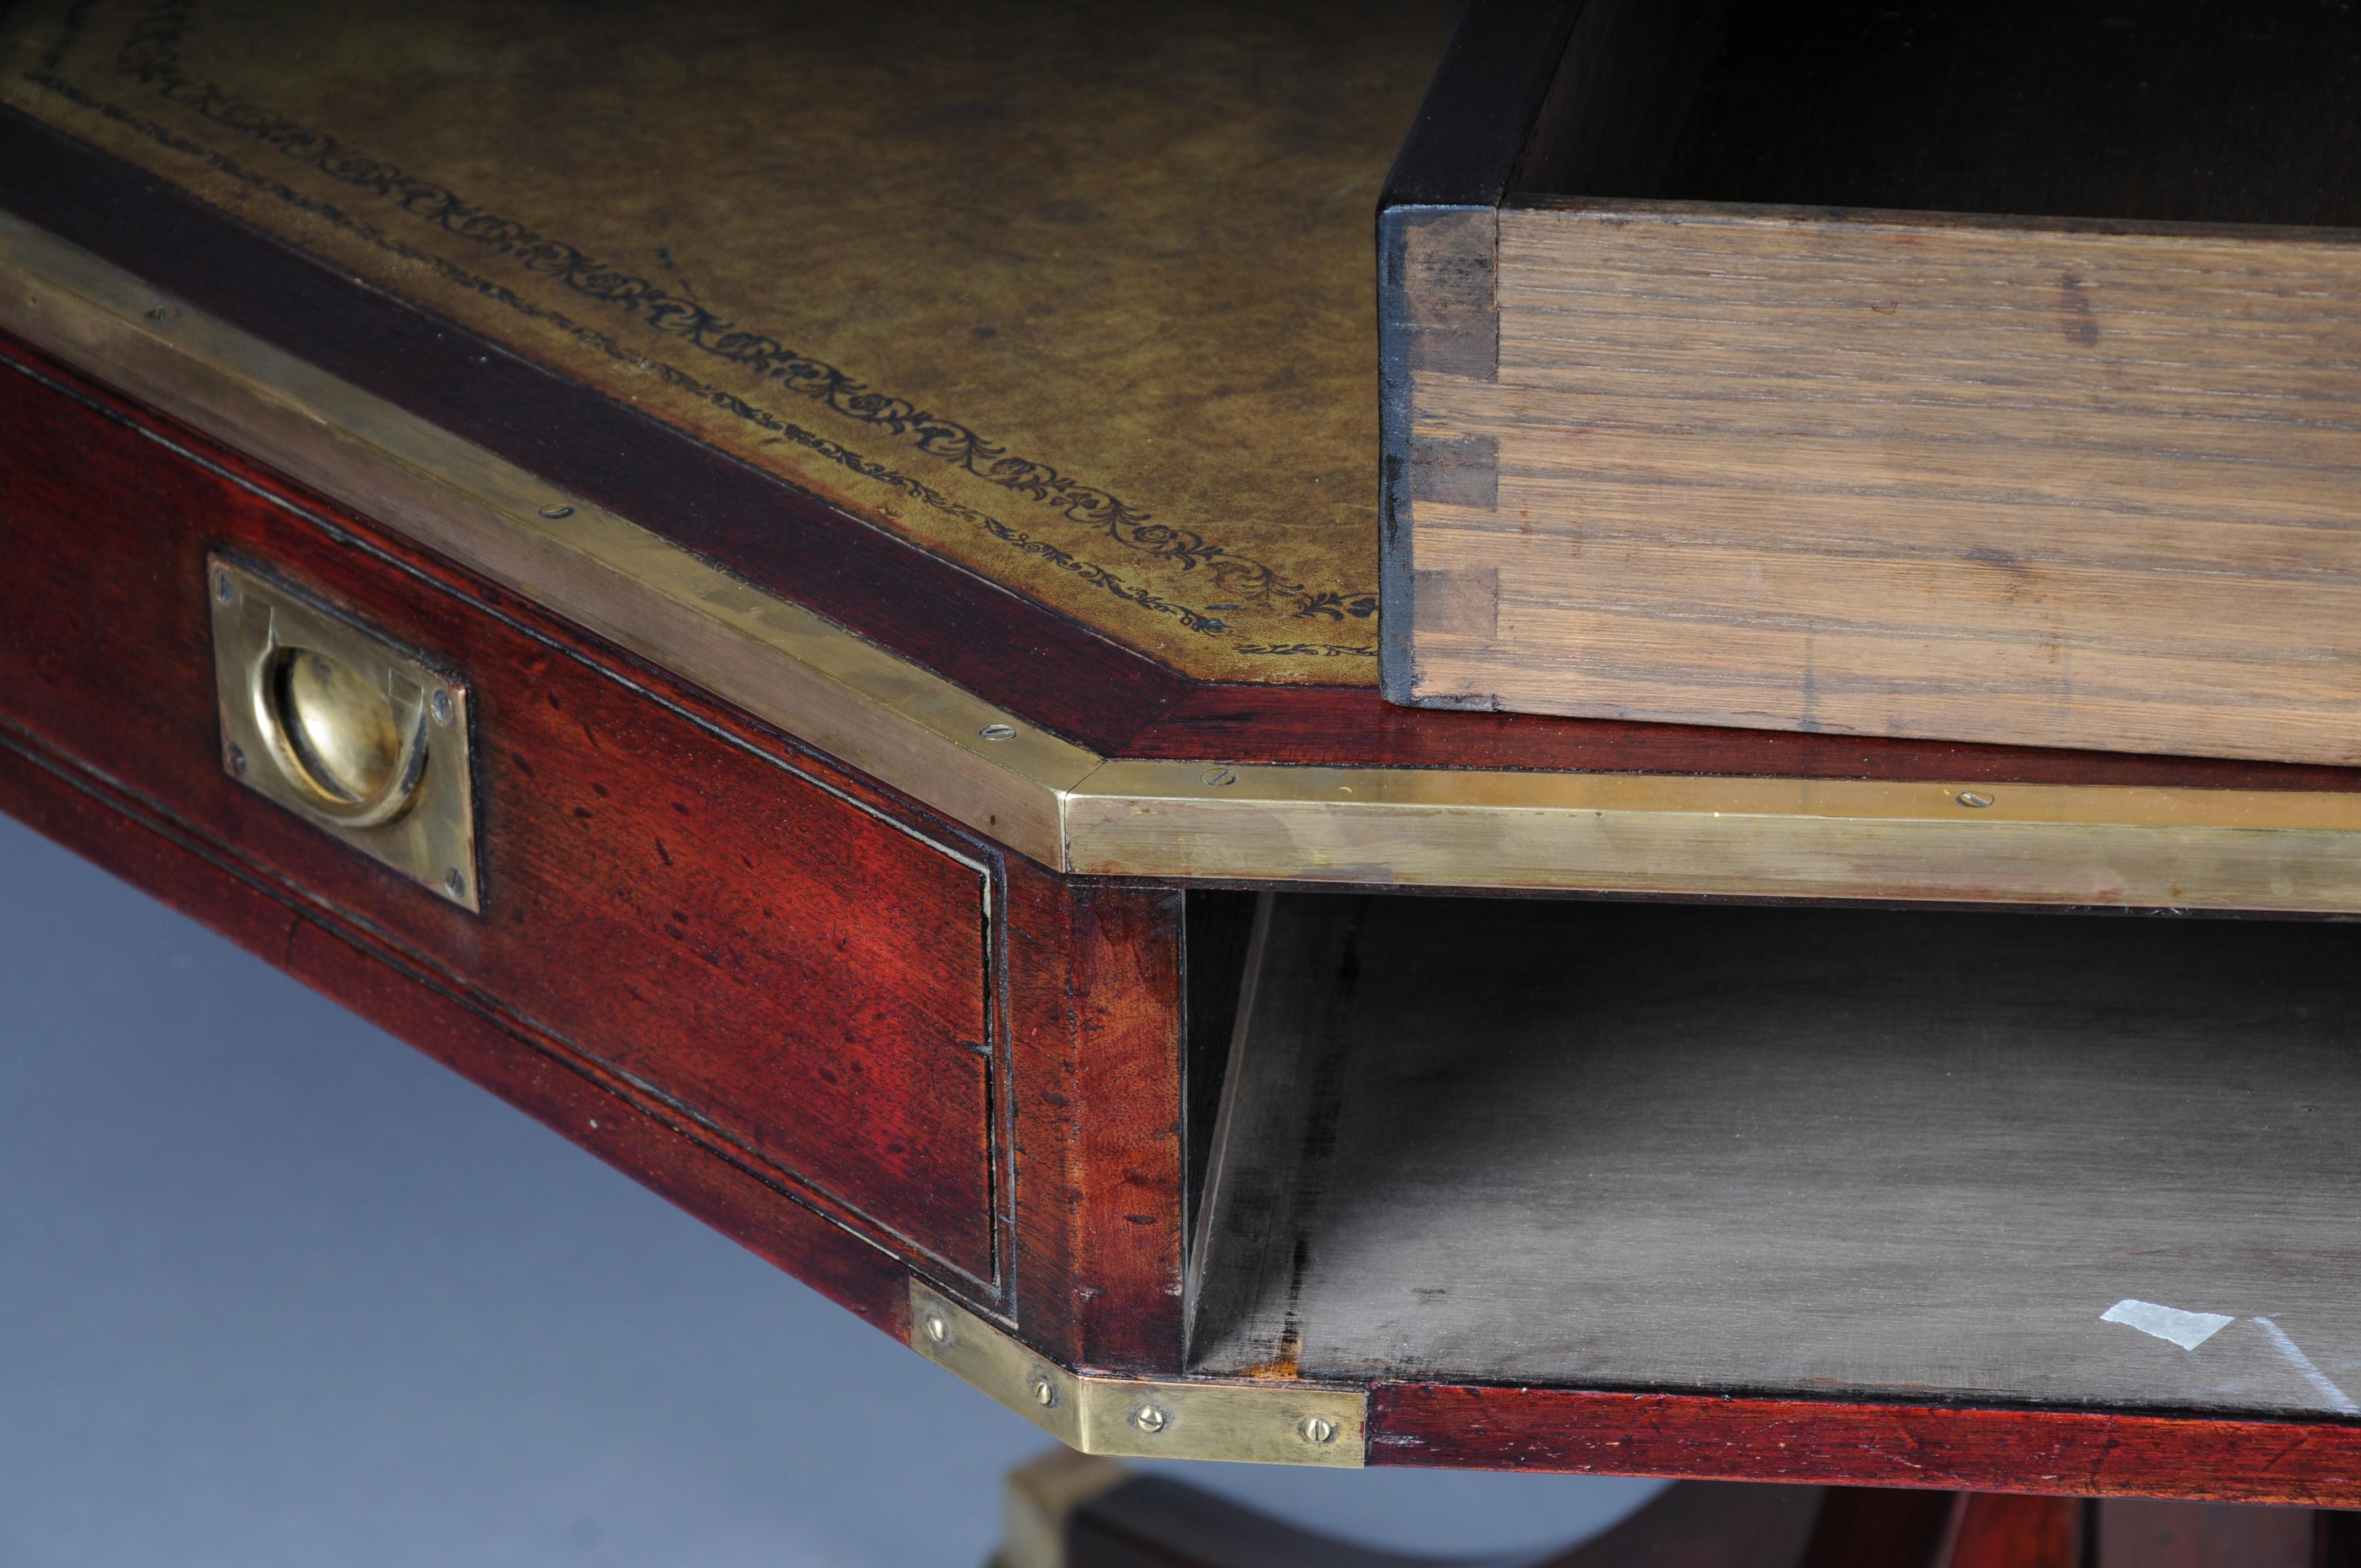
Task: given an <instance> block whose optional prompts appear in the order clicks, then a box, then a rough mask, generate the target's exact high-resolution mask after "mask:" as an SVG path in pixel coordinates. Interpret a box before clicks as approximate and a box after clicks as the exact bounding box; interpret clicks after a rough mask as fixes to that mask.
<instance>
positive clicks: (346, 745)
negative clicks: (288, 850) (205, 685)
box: [205, 556, 483, 913]
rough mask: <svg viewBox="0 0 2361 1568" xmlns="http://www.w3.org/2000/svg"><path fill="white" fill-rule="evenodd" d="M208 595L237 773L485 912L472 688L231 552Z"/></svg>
mask: <svg viewBox="0 0 2361 1568" xmlns="http://www.w3.org/2000/svg"><path fill="white" fill-rule="evenodd" d="M205 598H206V599H207V601H208V602H209V603H210V604H211V605H212V607H213V625H214V687H215V691H216V695H217V696H218V697H219V699H220V707H221V733H222V765H223V766H224V767H225V768H226V769H228V770H229V773H230V775H231V776H232V777H234V778H236V779H237V780H238V781H239V782H240V783H242V784H245V785H246V786H247V788H249V789H252V790H255V791H257V792H258V793H259V794H261V795H266V796H268V797H269V798H270V799H271V800H274V801H276V802H278V803H279V804H280V806H285V807H287V809H289V810H290V811H292V812H294V813H295V814H296V815H297V816H299V817H303V818H305V819H306V820H308V821H310V822H312V823H313V824H315V825H316V826H318V827H319V828H322V829H323V830H324V831H326V832H328V833H331V834H334V835H335V837H336V838H338V839H343V840H344V841H345V842H346V843H347V844H350V845H352V846H353V847H354V848H355V849H357V850H361V851H362V852H363V853H365V854H367V855H368V856H370V857H371V858H373V859H375V860H377V861H382V862H383V863H384V864H386V865H388V866H390V867H392V868H393V869H394V870H396V871H398V872H401V873H402V874H404V875H405V876H408V877H411V878H412V879H414V880H415V881H417V882H419V883H423V884H424V885H425V886H427V887H429V888H431V889H433V890H434V892H435V893H436V894H440V895H441V896H442V897H444V898H446V899H448V900H449V901H450V902H452V903H454V904H456V905H461V906H463V907H464V908H467V909H469V910H472V911H476V912H478V913H480V912H481V911H482V908H483V903H482V898H481V893H482V889H481V888H480V886H479V885H478V881H479V879H478V871H477V866H476V822H475V817H476V813H475V798H474V791H473V788H472V782H471V773H470V770H469V768H468V759H467V728H468V702H467V683H466V682H464V681H461V680H458V679H456V678H455V677H453V676H452V675H450V674H446V673H445V672H443V671H441V670H437V669H434V668H432V667H430V666H429V665H428V664H426V663H424V662H423V661H422V660H421V659H420V658H418V657H417V656H416V655H414V654H412V653H411V652H407V651H406V650H404V649H403V648H401V646H400V645H398V644H397V643H395V642H393V641H391V640H390V639H389V638H387V637H385V636H384V635H383V634H381V633H379V632H377V631H374V630H370V629H369V628H368V627H365V626H363V625H361V624H359V623H358V622H357V621H355V620H352V619H350V618H349V617H347V616H345V615H343V614H340V613H339V612H337V611H335V610H334V609H330V608H329V607H328V606H327V605H325V604H324V603H323V602H322V601H320V600H319V599H317V598H313V596H311V595H309V594H306V593H303V592H302V591H300V590H298V589H295V588H292V587H288V586H287V585H286V584H285V583H282V582H280V581H278V580H276V579H274V578H271V577H267V576H260V575H258V573H256V572H254V571H253V570H251V569H250V568H247V567H244V566H240V565H236V564H235V563H233V562H229V561H225V560H223V559H221V558H220V557H218V556H215V557H212V558H210V559H209V560H208V561H207V562H206V567H205Z"/></svg>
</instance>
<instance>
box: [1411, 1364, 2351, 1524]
mask: <svg viewBox="0 0 2361 1568" xmlns="http://www.w3.org/2000/svg"><path fill="white" fill-rule="evenodd" d="M1369 1463H1370V1464H1447V1465H1455V1466H1470V1467H1475V1468H1479V1469H1487V1470H1549V1471H1571V1472H1579V1473H1584V1474H1596V1475H1680V1476H1693V1477H1697V1478H1699V1479H1704V1480H1748V1481H1805V1482H1820V1483H1837V1482H1845V1483H1850V1484H1854V1485H1867V1486H1927V1487H1940V1488H1944V1489H1947V1490H1948V1489H1958V1490H1964V1491H2008V1492H2023V1493H2035V1494H2048V1495H2053V1496H2067V1497H2106V1496H2123V1497H2189V1498H2202V1499H2212V1500H2216V1501H2223V1502H2245V1503H2305V1504H2311V1505H2313V1506H2316V1507H2322V1508H2355V1507H2356V1506H2361V1421H2339V1420H2323V1421H2278V1420H2253V1421H2246V1420H2217V1419H2214V1418H2211V1417H2193V1416H2188V1417H2184V1416H2157V1415H2117V1414H2110V1413H2108V1412H2105V1411H2096V1410H2056V1409H2050V1410H2041V1409H1976V1408H1971V1407H1962V1406H1952V1405H1905V1404H1898V1403H1897V1404H1855V1403H1838V1402H1836V1401H1833V1400H1831V1401H1828V1402H1825V1403H1824V1402H1821V1401H1817V1400H1809V1399H1756V1398H1716V1397H1714V1396H1712V1395H1706V1394H1621V1393H1603V1392H1596V1391H1591V1390H1584V1389H1571V1388H1499V1387H1467V1386H1460V1385H1450V1384H1439V1383H1380V1384H1378V1385H1376V1386H1375V1387H1373V1388H1372V1389H1371V1390H1370V1399H1369Z"/></svg>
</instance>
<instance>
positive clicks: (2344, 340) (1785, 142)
mask: <svg viewBox="0 0 2361 1568" xmlns="http://www.w3.org/2000/svg"><path fill="white" fill-rule="evenodd" d="M2356 105H2361V12H2356V11H2355V10H2354V9H2353V8H2352V7H2350V6H2344V5H2325V4H2318V3H2315V0H2252V3H2250V4H2247V5H2239V6H2235V7H2229V8H2224V7H2218V6H2211V5H2196V4H2189V3H2182V0H2173V3H2169V4H2165V3H2159V4H2154V5H2121V4H2114V3H2113V0H2107V3H2101V0H2006V3H2003V4H1997V5H1981V6H1960V5H1943V4H1939V3H1937V0H1894V3H1885V0H1881V3H1880V4H1877V5H1869V4H1856V3H1850V0H1816V3H1813V4H1808V5H1800V6H1798V5H1772V4H1769V3H1768V0H1587V3H1586V4H1581V5H1573V4H1563V5H1554V6H1550V5H1512V4H1510V3H1508V0H1497V3H1495V0H1487V3H1484V4H1479V5H1477V6H1476V7H1475V8H1474V9H1473V10H1472V11H1471V12H1470V14H1469V17H1468V20H1467V22H1466V24H1465V25H1464V26H1463V27H1462V29H1461V31H1460V34H1459V36H1458V38H1457V40H1456V41H1455V44H1454V46H1453V49H1452V52H1451V54H1450V56H1449V57H1448V58H1447V59H1446V60H1445V61H1444V66H1443V69H1442V71H1441V73H1440V74H1439V75H1438V76H1437V78H1436V79H1435V82H1434V84H1433V89H1432V91H1431V92H1430V93H1429V96H1428V98H1427V101H1426V104H1425V107H1424V109H1423V110H1422V113H1421V116H1420V119H1419V121H1418V125H1417V127H1416V129H1414V130H1413V132H1412V134H1411V138H1410V140H1409V142H1408V143H1407V144H1406V145H1405V147H1404V148H1403V149H1402V153H1401V157H1400V161H1399V162H1398V163H1397V165H1396V166H1395V170H1394V172H1393V176H1392V179H1391V181H1389V192H1388V195H1387V197H1386V203H1385V210H1384V212H1383V214H1382V216H1381V221H1380V227H1381V243H1382V249H1383V257H1382V262H1381V274H1380V290H1381V296H1382V313H1381V320H1382V323H1383V324H1382V334H1383V338H1384V345H1385V376H1386V380H1385V391H1384V408H1385V416H1386V435H1385V439H1386V449H1387V456H1388V463H1387V477H1388V485H1389V489H1388V493H1387V497H1386V501H1385V507H1386V519H1387V533H1386V540H1385V546H1384V550H1385V562H1386V573H1387V576H1386V595H1387V598H1386V621H1385V629H1386V635H1387V638H1388V640H1389V641H1388V642H1387V645H1386V648H1385V651H1384V663H1385V673H1386V683H1387V691H1388V695H1389V696H1391V697H1393V698H1394V699H1395V700H1397V701H1401V702H1409V703H1414V704H1421V705H1426V706H1434V707H1480V708H1503V709H1510V710H1516V711H1523V712H1539V713H1556V714H1571V715H1581V716H1589V717H1605V718H1647V719H1664V720H1672V721H1676V722H1687V723H1704V724H1715V725H1733V726H1745V727H1754V728H1775V729H1804V730H1814V729H1817V730H1828V731H1836V732H1840V733H1850V734H1861V735H1883V736H1920V737H1935V738H1939V739H1947V740H1982V741H2000V742H2009V743H2021V744H2032V745H2046V746H2075V747H2095V748H2101V749H2105V750H2113V751H2163V752H2177V753H2187V754H2197V755H2220V756H2241V757H2260V758H2273V759H2280V760H2288V761H2303V762H2338V763H2347V764H2349V763H2353V762H2356V761H2361V717H2356V707H2355V695H2356V668H2361V613H2356V611H2361V371H2356V366H2361V228H2356V225H2361V181H2356V180H2355V179H2354V172H2353V171H2354V170H2355V168H2356V159H2361V113H2356Z"/></svg>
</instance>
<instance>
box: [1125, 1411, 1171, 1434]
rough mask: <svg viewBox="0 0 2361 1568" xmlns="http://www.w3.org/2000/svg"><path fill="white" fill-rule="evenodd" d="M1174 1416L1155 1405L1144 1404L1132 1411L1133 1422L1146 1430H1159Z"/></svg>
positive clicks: (1142, 1429)
mask: <svg viewBox="0 0 2361 1568" xmlns="http://www.w3.org/2000/svg"><path fill="white" fill-rule="evenodd" d="M1171 1419H1172V1418H1171V1417H1170V1416H1168V1415H1166V1414H1165V1413H1164V1412H1163V1410H1161V1409H1159V1408H1158V1407H1156V1406H1154V1405H1142V1406H1140V1407H1139V1409H1136V1410H1134V1411H1132V1412H1131V1424H1132V1425H1133V1426H1136V1427H1137V1428H1138V1429H1139V1430H1140V1431H1144V1432H1159V1431H1163V1430H1164V1427H1165V1423H1166V1422H1168V1421H1170V1420H1171Z"/></svg>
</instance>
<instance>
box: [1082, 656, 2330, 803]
mask: <svg viewBox="0 0 2361 1568" xmlns="http://www.w3.org/2000/svg"><path fill="white" fill-rule="evenodd" d="M1125 744H1126V755H1129V756H1135V757H1148V758H1167V759H1179V760H1193V759H1196V758H1201V757H1202V758H1208V759H1216V760H1219V761H1222V762H1280V763H1301V764H1307V765H1311V764H1316V765H1322V766H1328V767H1397V768H1503V769H1510V770H1519V771H1539V772H1565V773H1697V774H1727V775H1736V776H1745V775H1766V774H1767V775H1773V776H1777V777H1783V778H1822V779H1881V780H1894V781H1896V782H1902V781H1909V780H1923V779H1934V780H1940V781H1944V782H1952V781H1956V782H1959V783H1961V784H2152V785H2157V786H2173V787H2180V788H2197V789H2268V790H2340V791H2341V790H2351V789H2361V769H2354V768H2332V767H2312V766H2303V765H2299V764H2295V763H2285V762H2239V761H2236V760H2235V759H2231V758H2220V757H2161V756H2142V755H2133V754H2128V753H2124V752H2114V751H2058V750H2049V749H2045V748H2042V747H2037V746H1971V745H1964V744H1960V743H1959V742H1955V741H1948V740H1880V739H1876V738H1873V737H1862V736H1844V735H1828V734H1817V735H1816V734H1806V733H1802V732H1800V731H1791V730H1775V729H1708V728H1704V727H1701V726H1697V725H1682V724H1642V723H1638V722H1635V721H1628V720H1618V719H1610V718H1542V717H1539V716H1535V715H1532V714H1516V713H1442V712H1437V711H1435V710H1433V709H1430V708H1407V707H1396V706H1395V705H1393V704H1391V703H1389V702H1387V701H1385V700H1383V699H1382V698H1381V697H1380V696H1378V691H1377V689H1376V688H1375V687H1373V686H1302V685H1295V686H1280V685H1228V684H1222V685H1216V684H1211V683H1208V684H1206V685H1200V686H1198V687H1197V688H1196V689H1195V690H1194V691H1192V692H1191V693H1190V694H1189V696H1187V697H1185V698H1184V699H1182V700H1181V701H1180V702H1179V703H1176V704H1174V705H1173V706H1172V707H1170V709H1168V710H1167V711H1166V712H1165V714H1164V715H1163V717H1161V718H1159V719H1158V720H1156V721H1155V722H1154V723H1152V724H1150V725H1148V726H1147V727H1146V728H1145V729H1140V730H1138V731H1137V732H1135V733H1134V734H1132V735H1131V736H1130V737H1129V738H1128V739H1127V740H1126V743H1125Z"/></svg>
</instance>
